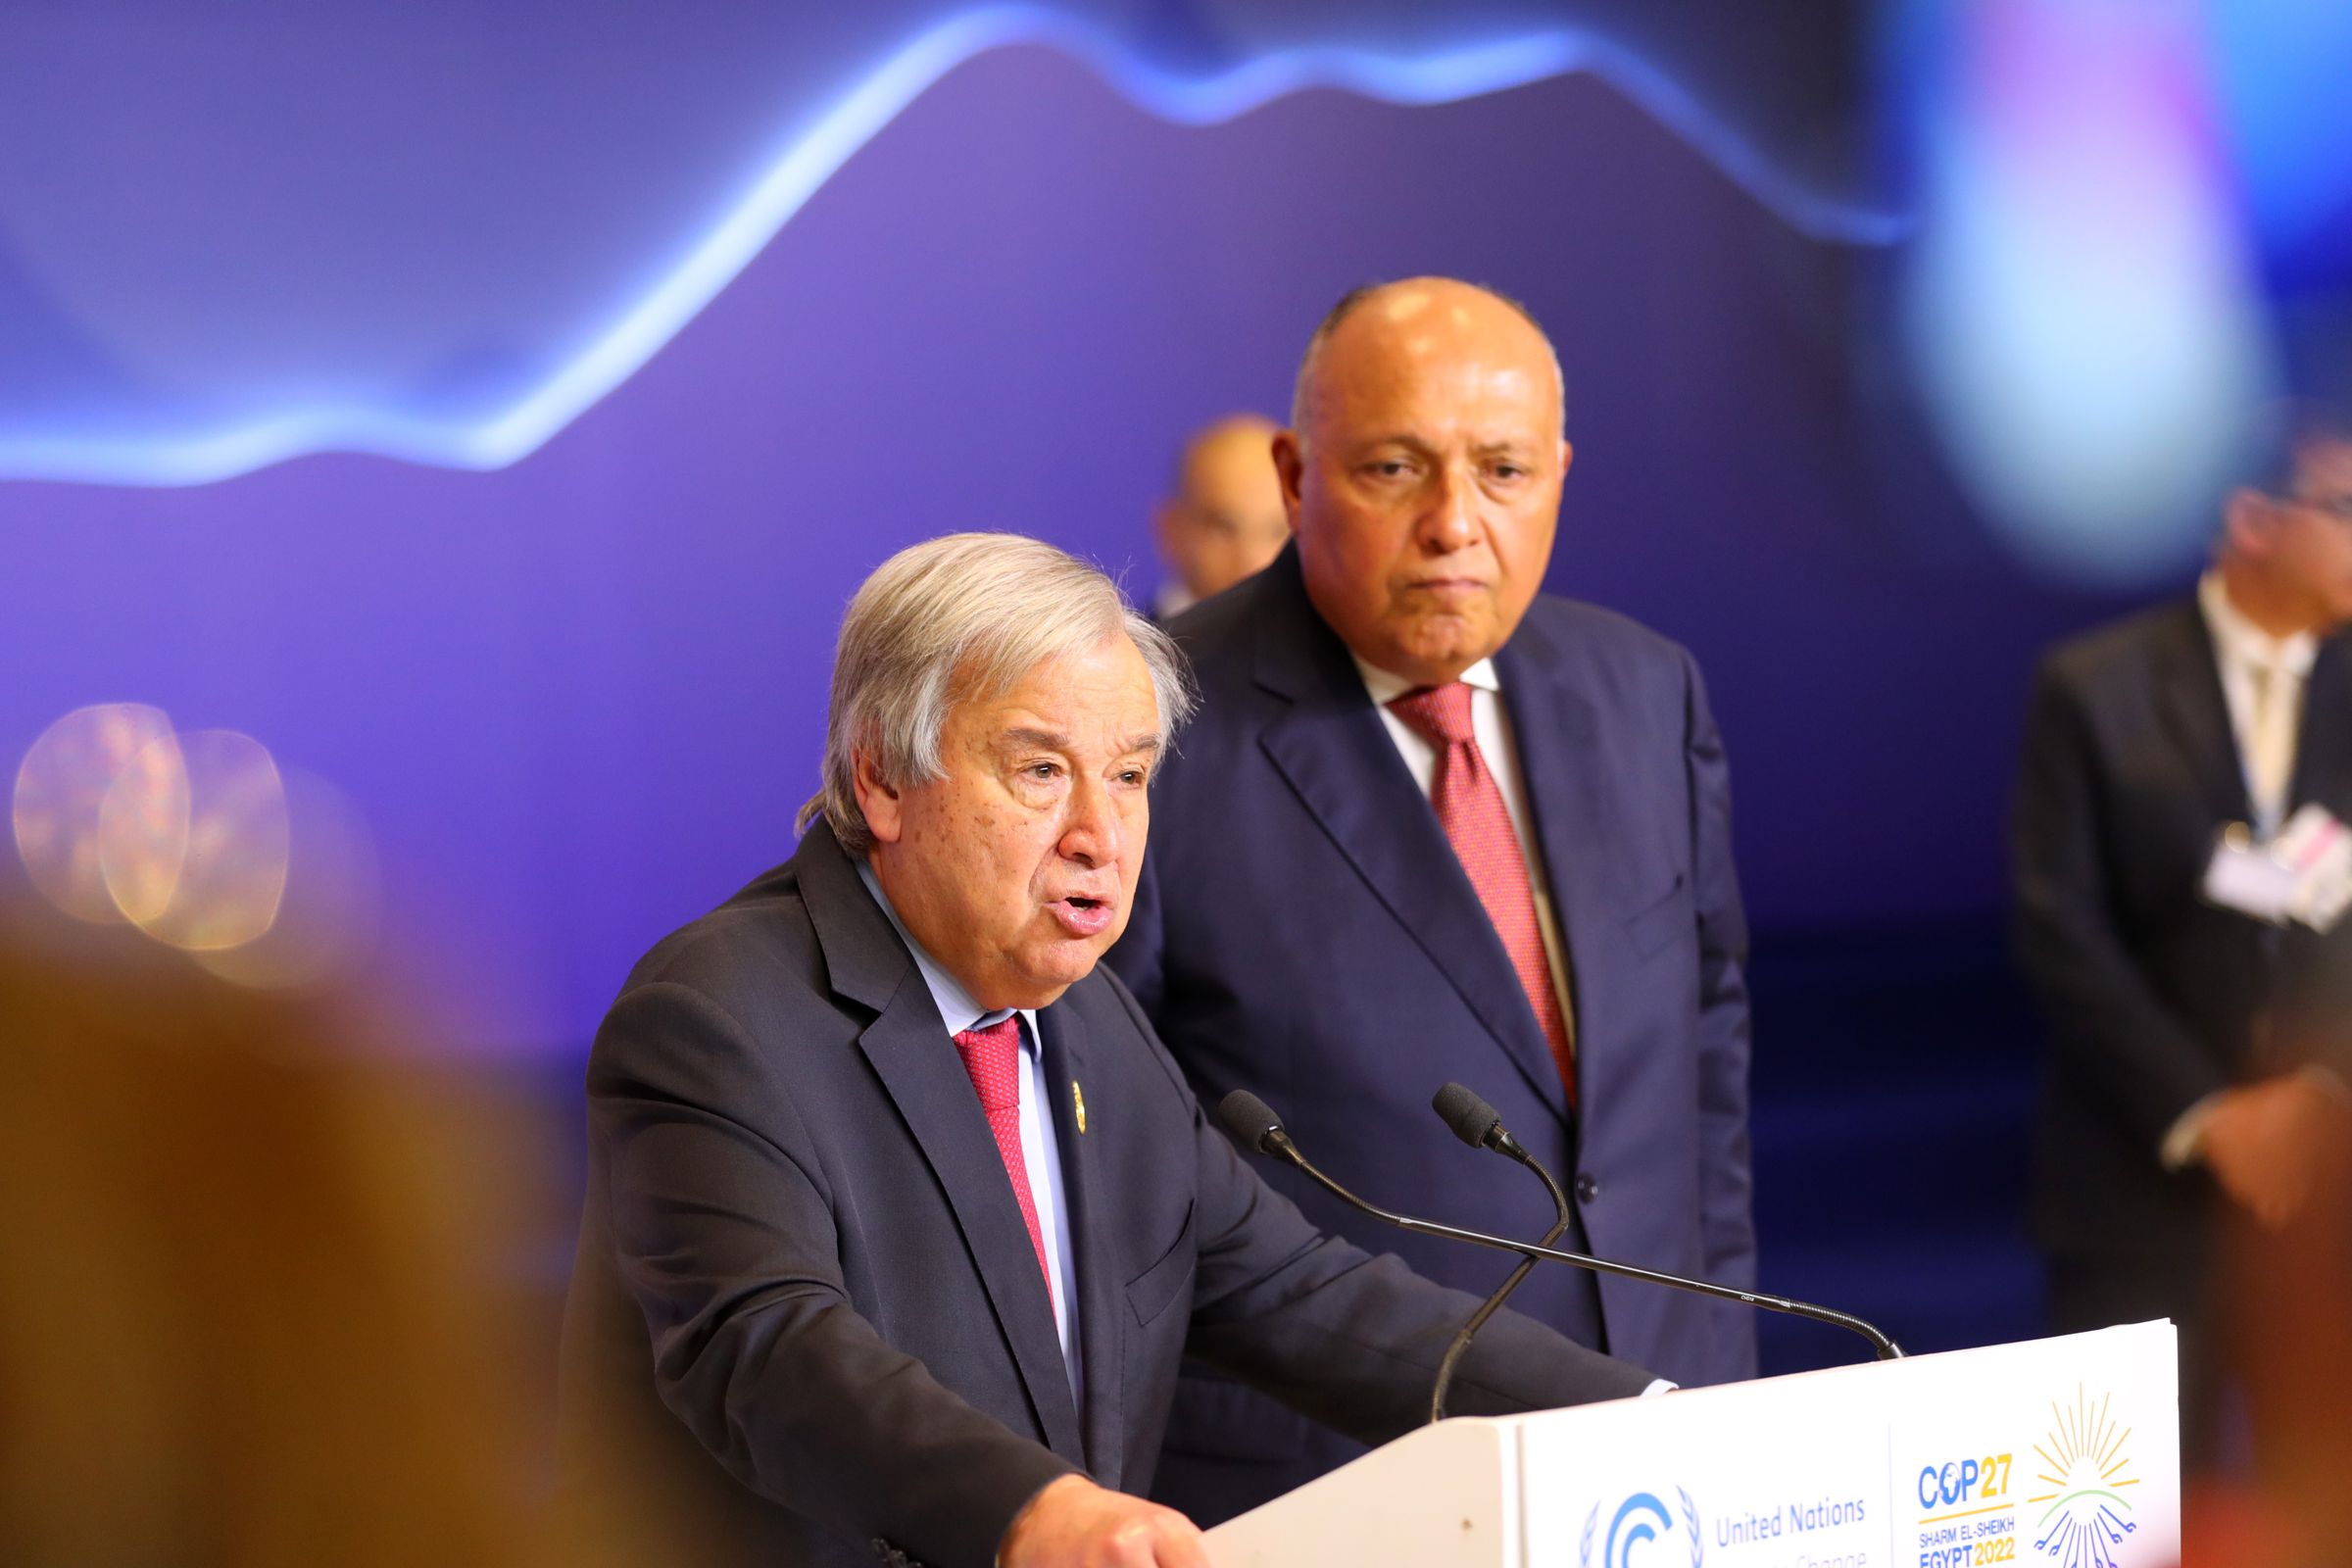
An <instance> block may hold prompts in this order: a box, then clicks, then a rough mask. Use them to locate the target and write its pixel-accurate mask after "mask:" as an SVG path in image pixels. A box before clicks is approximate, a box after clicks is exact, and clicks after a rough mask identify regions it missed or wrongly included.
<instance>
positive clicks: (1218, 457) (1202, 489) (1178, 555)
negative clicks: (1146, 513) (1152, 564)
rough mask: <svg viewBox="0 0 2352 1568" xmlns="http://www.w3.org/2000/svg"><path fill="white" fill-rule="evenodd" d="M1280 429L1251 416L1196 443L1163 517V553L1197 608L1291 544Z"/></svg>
mask: <svg viewBox="0 0 2352 1568" xmlns="http://www.w3.org/2000/svg"><path fill="white" fill-rule="evenodd" d="M1276 433H1277V426H1276V425H1275V423H1274V421H1273V420H1271V419H1261V418H1257V417H1252V416H1249V415H1242V416H1237V417H1234V418H1230V419H1220V420H1218V421H1217V422H1216V423H1215V424H1212V425H1210V426H1209V427H1208V428H1207V429H1205V430H1203V431H1201V433H1200V434H1199V435H1198V436H1196V437H1194V438H1193V442H1192V444H1191V445H1190V446H1188V447H1187V448H1186V449H1185V453H1184V460H1183V462H1182V463H1181V464H1180V465H1179V466H1178V469H1177V493H1176V495H1175V496H1174V497H1172V498H1171V499H1170V500H1169V501H1167V502H1166V504H1164V505H1163V506H1162V507H1161V508H1160V510H1159V518H1158V529H1157V531H1158V535H1159V553H1160V556H1161V557H1162V559H1164V560H1165V561H1166V562H1167V564H1168V568H1169V570H1170V571H1172V572H1173V573H1174V574H1175V577H1176V580H1177V582H1178V583H1179V584H1180V585H1181V586H1182V587H1183V589H1184V591H1185V593H1186V594H1187V595H1189V596H1190V597H1191V598H1193V599H1195V600H1201V599H1206V598H1208V597H1209V596H1210V595H1211V594H1220V593H1223V592H1224V591H1225V590H1226V589H1228V588H1230V587H1232V586H1233V585H1234V584H1235V583H1237V582H1240V581H1241V580H1242V579H1243V578H1244V577H1247V576H1250V574H1251V573H1253V572H1257V571H1260V570H1263V569H1264V568H1265V566H1266V565H1267V564H1269V563H1270V562H1272V561H1273V559H1274V558H1275V557H1276V556H1278V555H1280V554H1281V553H1282V547H1283V545H1284V544H1285V543H1287V542H1288V541H1289V539H1290V537H1291V520H1290V517H1289V515H1287V514H1286V513H1285V511H1284V510H1283V504H1282V485H1281V483H1280V482H1279V481H1278V480H1277V479H1276V477H1275V474H1274V456H1273V446H1274V437H1275V434H1276Z"/></svg>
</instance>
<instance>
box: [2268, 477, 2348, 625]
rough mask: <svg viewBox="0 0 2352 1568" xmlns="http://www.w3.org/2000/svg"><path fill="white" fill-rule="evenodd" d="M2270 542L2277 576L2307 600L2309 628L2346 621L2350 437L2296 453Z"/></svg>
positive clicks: (2274, 520) (2273, 525) (2273, 520)
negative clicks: (2291, 477)
mask: <svg viewBox="0 0 2352 1568" xmlns="http://www.w3.org/2000/svg"><path fill="white" fill-rule="evenodd" d="M2271 545H2272V554H2273V560H2274V561H2275V563H2276V564H2277V567H2278V573H2279V577H2280V580H2281V581H2282V583H2285V584H2287V585H2290V586H2291V588H2292V590H2293V591H2294V592H2295V593H2297V594H2298V595H2299V596H2301V597H2303V598H2304V599H2306V600H2307V601H2308V604H2309V611H2310V619H2311V622H2312V623H2313V624H2314V625H2315V626H2319V627H2323V628H2333V627H2336V626H2341V625H2343V624H2345V623H2346V622H2347V621H2352V441H2333V440H2324V441H2312V442H2308V443H2306V444H2305V445H2304V446H2303V447H2302V448H2301V450H2299V451H2298V452H2297V453H2296V461H2295V483H2294V488H2293V490H2292V491H2291V492H2290V493H2289V494H2288V495H2286V496H2283V497H2280V498H2279V499H2278V506H2277V514H2276V515H2275V516H2274V518H2273V519H2272V540H2271Z"/></svg>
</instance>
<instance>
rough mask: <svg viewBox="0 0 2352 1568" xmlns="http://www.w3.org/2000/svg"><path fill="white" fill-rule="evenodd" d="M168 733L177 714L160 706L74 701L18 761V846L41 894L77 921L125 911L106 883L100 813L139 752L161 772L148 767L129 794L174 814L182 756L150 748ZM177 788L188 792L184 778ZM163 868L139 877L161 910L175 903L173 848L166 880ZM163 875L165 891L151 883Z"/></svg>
mask: <svg viewBox="0 0 2352 1568" xmlns="http://www.w3.org/2000/svg"><path fill="white" fill-rule="evenodd" d="M171 738H172V721H171V719H170V718H168V717H167V716H166V715H165V714H164V712H163V711H162V710H161V709H156V708H150V707H148V706H146V705H145V704H143V703H100V704H96V705H93V706H91V707H88V708H77V709H75V710H74V711H73V712H71V713H68V714H67V715H66V716H65V717H63V718H61V719H59V720H58V721H57V722H56V723H54V724H52V725H50V726H49V727H48V728H47V729H45V730H43V731H42V732H41V735H40V738H39V739H38V740H35V741H34V742H33V743H32V746H31V747H30V749H28V750H27V751H26V752H25V760H24V761H23V762H22V763H21V764H19V766H18V768H17V787H16V794H15V802H14V810H13V813H12V818H13V822H14V826H15V830H16V840H17V854H18V856H19V857H20V858H22V859H23V860H24V862H25V872H26V874H27V875H29V876H30V877H31V879H32V885H33V887H34V888H35V889H37V890H38V891H39V892H40V894H41V896H42V897H43V898H45V899H47V900H49V902H50V903H52V904H54V905H56V906H57V907H59V908H61V909H63V910H65V911H66V913H68V914H70V915H73V917H74V918H75V919H77V920H90V921H119V920H121V919H123V908H122V907H121V906H120V905H119V904H118V903H117V901H116V896H115V895H114V893H112V892H111V891H109V888H108V885H107V879H106V872H105V868H104V865H103V863H102V860H103V857H102V854H101V848H100V844H101V837H102V835H101V831H100V821H99V818H100V815H101V813H102V811H103V809H104V807H105V805H106V802H107V799H108V796H109V792H110V791H112V790H113V789H114V787H115V784H116V781H117V780H118V779H120V778H122V777H123V773H124V771H125V769H127V768H128V767H129V766H130V765H131V763H132V762H133V761H134V760H141V759H146V762H145V763H144V767H145V768H146V769H160V770H161V771H160V772H156V771H145V772H143V773H142V777H141V780H140V782H139V783H137V784H136V785H134V786H133V787H132V789H131V791H130V793H129V795H128V796H127V797H126V800H132V799H135V800H136V801H137V802H139V803H140V804H139V809H141V810H142V811H154V812H157V813H158V814H159V815H160V816H161V817H164V818H168V817H169V814H170V797H171V795H172V787H173V778H172V767H173V765H174V763H175V758H176V754H172V753H169V752H165V753H154V749H155V747H156V745H157V743H159V742H169V741H170V740H171ZM151 753H154V755H152V756H151V755H150V754H151ZM180 794H181V797H182V798H183V800H184V795H185V790H184V781H183V784H182V787H181V790H180ZM165 825H166V826H168V821H167V822H166V824H165ZM162 836H164V837H168V836H169V835H168V833H166V834H163V835H162ZM164 870H165V862H164V861H162V860H158V861H157V862H155V863H153V864H152V865H150V866H148V867H147V869H146V872H145V874H144V876H143V877H142V881H143V882H145V883H147V884H148V885H149V888H150V891H149V893H148V894H147V895H146V896H147V897H150V898H153V899H154V904H153V907H154V908H156V909H158V910H160V909H161V908H162V907H164V905H165V904H168V903H169V902H170V900H171V897H172V890H171V882H173V881H176V879H177V877H178V874H179V872H178V863H177V856H176V855H173V856H172V857H170V858H169V872H170V876H169V880H165V879H164V878H163V873H164ZM158 883H160V884H161V891H160V896H159V895H157V894H156V893H155V892H154V891H153V889H154V886H155V885H156V884H158Z"/></svg>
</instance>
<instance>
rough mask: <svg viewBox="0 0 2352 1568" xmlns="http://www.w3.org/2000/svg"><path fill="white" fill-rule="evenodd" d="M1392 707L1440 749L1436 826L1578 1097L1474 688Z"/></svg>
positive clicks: (1428, 689) (1419, 696)
mask: <svg viewBox="0 0 2352 1568" xmlns="http://www.w3.org/2000/svg"><path fill="white" fill-rule="evenodd" d="M1389 710H1390V711H1392V712H1394V713H1395V714H1396V715H1397V717H1398V718H1401V719H1403V720H1404V721H1405V722H1406V723H1407V724H1409V725H1411V726H1412V728H1413V730H1414V732H1415V733H1416V734H1418V735H1420V736H1421V738H1422V739H1423V740H1426V741H1428V742H1429V744H1430V745H1432V746H1434V747H1436V748H1437V752H1438V768H1437V776H1436V777H1435V778H1434V779H1433V780H1432V781H1431V784H1430V790H1429V804H1430V806H1431V807H1432V808H1433V809H1435V810H1436V811H1437V813H1438V825H1439V826H1440V827H1442V828H1444V829H1445V830H1446V842H1447V843H1449V844H1451V845H1452V846H1453V853H1454V856H1455V858H1458V859H1459V860H1460V861H1461V862H1462V869H1463V870H1464V871H1465V872H1467V873H1469V877H1470V886H1471V887H1472V888H1474V889H1476V890H1477V893H1478V902H1479V903H1481V904H1483V905H1485V906H1486V907H1487V918H1488V919H1490V920H1492V921H1494V922H1495V935H1497V936H1499V937H1501V938H1502V948H1503V951H1504V952H1505V953H1507V954H1509V955H1510V959H1511V967H1512V968H1513V969H1515V970H1517V971H1518V973H1519V987H1520V989H1521V990H1522V991H1525V992H1526V993H1527V1003H1528V1005H1529V1006H1531V1007H1533V1008H1534V1009H1535V1013H1536V1022H1538V1023H1540V1024H1542V1025H1543V1026H1544V1039H1545V1040H1547V1041H1549V1042H1550V1044H1551V1059H1552V1061H1553V1063H1554V1064H1555V1065H1556V1066H1558V1068H1559V1070H1560V1082H1561V1083H1563V1084H1564V1085H1566V1086H1567V1089H1568V1103H1570V1104H1574V1103H1576V1053H1575V1048H1574V1046H1573V1044H1572V1043H1571V1041H1570V1039H1569V1034H1568V1016H1567V1014H1566V1013H1565V1012H1564V1011H1563V1010H1562V1009H1561V1006H1560V993H1559V988H1558V987H1556V986H1554V985H1553V984H1552V979H1551V964H1550V962H1549V961H1548V960H1547V959H1546V958H1545V956H1544V927H1543V925H1542V924H1541V923H1540V922H1539V921H1538V919H1537V917H1536V889H1535V884H1534V883H1533V882H1531V881H1530V880H1529V879H1528V874H1527V857H1526V856H1524V855H1522V854H1521V853H1520V849H1519V835H1518V834H1517V833H1515V832H1513V831H1512V830H1511V813H1510V811H1509V810H1508V809H1506V808H1505V807H1504V806H1503V804H1502V788H1501V786H1500V785H1498V784H1496V783H1495V775H1494V774H1493V773H1491V772H1489V771H1488V770H1487V760H1486V759H1485V758H1484V757H1482V756H1481V755H1480V754H1479V750H1478V738H1477V736H1476V734H1475V733H1473V731H1472V729H1471V727H1470V688H1469V687H1468V686H1466V685H1464V684H1463V683H1462V682H1460V681H1458V680H1457V681H1453V682H1451V683H1449V684H1447V685H1445V686H1424V687H1421V688H1419V689H1418V690H1415V691H1409V692H1406V693H1405V694H1404V695H1403V696H1402V697H1399V698H1397V699H1396V700H1395V701H1393V702H1391V703H1390V704H1389Z"/></svg>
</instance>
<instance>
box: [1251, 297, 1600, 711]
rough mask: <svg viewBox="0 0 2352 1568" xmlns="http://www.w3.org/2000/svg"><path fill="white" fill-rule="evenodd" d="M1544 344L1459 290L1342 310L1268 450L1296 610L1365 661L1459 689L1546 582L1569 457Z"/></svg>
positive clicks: (1322, 334) (1536, 331) (1353, 304)
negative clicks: (1457, 683)
mask: <svg viewBox="0 0 2352 1568" xmlns="http://www.w3.org/2000/svg"><path fill="white" fill-rule="evenodd" d="M1562 401H1563V399H1562V389H1561V376H1560V367H1559V361H1558V359H1557V358H1556V357H1555V356H1554V355H1553V353H1552V350H1551V344H1550V341H1549V340H1548V339H1547V338H1545V337H1544V331H1543V329H1542V328H1541V327H1539V326H1538V325H1537V324H1536V323H1535V321H1534V320H1533V319H1530V318H1529V316H1528V314H1527V312H1526V311H1525V310H1523V309H1522V308H1520V307H1519V306H1517V305H1515V304H1513V303H1512V302H1510V301H1509V300H1506V299H1504V298H1502V297H1501V296H1500V295H1498V294H1495V293H1493V292H1491V291H1490V290H1487V289H1483V288H1478V287H1476V286H1474V285H1472V284H1469V283H1463V282H1459V281H1457V280H1455V279H1453V278H1444V277H1415V278H1406V279H1404V280H1403V281H1401V282H1397V283H1386V284H1382V285H1381V286H1379V287H1377V288H1372V289H1364V290H1359V291H1358V292H1357V293H1354V294H1351V295H1349V296H1348V298H1346V299H1344V300H1342V301H1341V302H1340V304H1339V306H1338V307H1336V308H1335V309H1334V310H1333V311H1332V313H1331V315H1330V316H1329V317H1327V318H1325V319H1324V322H1323V325H1322V326H1321V327H1319V328H1318V329H1317V330H1316V332H1315V335H1314V337H1313V339H1312V340H1311V341H1310V342H1309V343H1308V345H1307V351H1306V357H1305V360H1304V362H1303V363H1302V364H1301V365H1300V367H1299V389H1298V396H1297V399H1296V407H1295V409H1294V411H1293V416H1292V417H1293V424H1292V428H1291V429H1289V430H1287V431H1285V432H1283V433H1282V434H1281V435H1280V436H1278V437H1277V438H1276V440H1275V443H1274V463H1275V467H1276V468H1277V470H1279V472H1280V474H1281V476H1282V487H1283V500H1284V504H1285V506H1286V507H1288V508H1289V511H1290V515H1291V526H1292V529H1293V531H1294V532H1295V533H1296V534H1297V535H1298V539H1299V566H1300V569H1301V571H1302V572H1303V573H1304V576H1305V579H1306V590H1307V596H1308V597H1309V598H1310V599H1312V600H1313V601H1314V605H1315V609H1316V611H1317V612H1318V613H1320V614H1321V615H1322V617H1323V619H1324V620H1325V621H1326V622H1328V623H1329V624H1330V626H1331V628H1332V629H1333V630H1334V631H1336V632H1338V633H1339V634H1340V637H1341V639H1342V640H1343V641H1345V642H1346V643H1347V644H1348V647H1349V648H1350V649H1351V650H1353V651H1354V653H1355V654H1356V656H1357V657H1358V658H1360V659H1362V660H1364V661H1365V662H1368V663H1371V664H1375V665H1378V666H1379V667H1380V668H1382V669H1386V670H1388V671H1390V672H1391V673H1393V674H1396V675H1399V676H1403V677H1405V678H1406V679H1409V680H1411V681H1413V682H1414V683H1415V684H1418V685H1439V684H1443V683H1445V682H1446V681H1451V680H1456V679H1458V678H1460V676H1461V673H1462V672H1463V671H1464V670H1466V669H1468V668H1469V667H1470V666H1471V665H1473V664H1475V663H1477V662H1479V661H1480V660H1483V659H1486V658H1489V657H1491V656H1492V655H1493V654H1495V652H1496V651H1497V650H1499V649H1500V648H1501V647H1502V645H1503V644H1504V643H1505V642H1507V641H1508V640H1509V638H1510V636H1511V633H1512V632H1513V631H1515V630H1517V629H1518V625H1519V621H1520V618H1521V617H1522V616H1523V615H1525V614H1526V613H1527V607H1528V606H1529V605H1530V604H1531V603H1532V602H1533V601H1534V599H1535V596H1536V592H1537V590H1538V588H1540V587H1541V586H1542V584H1543V580H1544V568H1545V566H1546V565H1547V564H1549V563H1550V559H1551V541H1552V535H1553V532H1554V530H1555V529H1556V527H1557V525H1558V520H1559V505H1560V483H1561V480H1562V479H1563V478H1564V477H1565V476H1566V474H1567V471H1568V461H1569V458H1570V456H1571V453H1570V450H1569V447H1568V443H1567V442H1566V441H1565V440H1563V439H1562V437H1561V424H1562Z"/></svg>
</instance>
